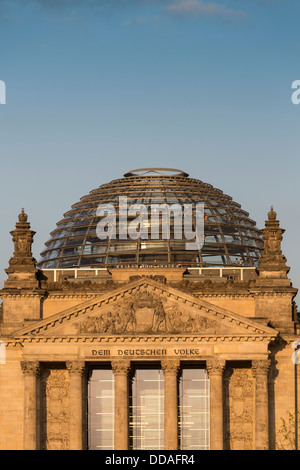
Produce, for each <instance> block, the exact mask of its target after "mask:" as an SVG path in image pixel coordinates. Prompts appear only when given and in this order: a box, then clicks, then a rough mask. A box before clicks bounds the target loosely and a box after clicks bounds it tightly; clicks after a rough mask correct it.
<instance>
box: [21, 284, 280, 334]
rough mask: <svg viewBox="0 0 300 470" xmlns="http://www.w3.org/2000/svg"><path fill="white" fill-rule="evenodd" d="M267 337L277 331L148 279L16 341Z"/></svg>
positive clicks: (28, 330) (32, 329) (62, 315)
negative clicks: (100, 338) (77, 338)
mask: <svg viewBox="0 0 300 470" xmlns="http://www.w3.org/2000/svg"><path fill="white" fill-rule="evenodd" d="M112 335H113V336H114V335H115V336H139V335H143V336H144V335H164V336H165V335H172V336H174V335H177V336H178V335H180V336H181V335H193V336H198V335H200V336H202V335H210V336H211V335H223V336H232V335H242V336H251V335H256V336H257V335H261V336H267V337H269V338H271V337H275V336H277V331H276V330H274V329H272V328H269V327H267V326H264V325H261V324H258V323H256V322H254V321H252V320H249V319H247V318H244V317H242V316H240V315H238V314H236V313H233V312H230V311H228V310H225V309H223V308H221V307H218V306H216V305H213V304H211V303H210V302H207V301H205V300H203V299H198V298H195V297H193V296H192V295H189V294H187V293H185V292H182V291H180V290H178V289H175V288H172V287H169V286H167V285H164V284H161V283H160V282H157V281H155V280H153V279H149V278H142V279H139V280H137V281H134V282H131V283H129V284H127V285H126V286H123V287H120V288H117V289H115V290H112V291H110V292H109V293H106V294H103V295H101V296H99V297H96V298H93V299H92V300H89V301H87V302H84V303H81V304H79V305H77V306H75V307H72V308H69V309H67V310H65V311H63V312H61V313H59V314H56V315H53V316H51V317H49V318H47V319H45V320H41V321H39V322H37V323H36V324H34V325H31V327H27V328H24V329H22V330H19V331H18V332H17V333H16V334H15V337H24V336H25V337H33V336H34V337H37V336H38V337H41V336H42V337H43V336H47V337H49V336H55V337H74V336H75V337H76V336H80V337H82V336H84V337H95V336H96V337H99V336H112Z"/></svg>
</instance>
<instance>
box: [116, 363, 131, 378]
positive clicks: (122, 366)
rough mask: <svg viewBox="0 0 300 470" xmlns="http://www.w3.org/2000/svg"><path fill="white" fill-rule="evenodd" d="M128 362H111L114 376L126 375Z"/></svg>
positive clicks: (128, 367)
mask: <svg viewBox="0 0 300 470" xmlns="http://www.w3.org/2000/svg"><path fill="white" fill-rule="evenodd" d="M130 367H131V364H130V361H112V362H111V368H112V370H113V371H114V374H115V375H128V372H129V371H130Z"/></svg>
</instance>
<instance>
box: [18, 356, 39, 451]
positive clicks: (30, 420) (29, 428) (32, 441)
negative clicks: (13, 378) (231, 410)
mask: <svg viewBox="0 0 300 470" xmlns="http://www.w3.org/2000/svg"><path fill="white" fill-rule="evenodd" d="M21 368H22V371H23V374H24V450H38V448H39V445H38V442H37V441H38V439H37V437H38V432H37V379H38V375H39V372H40V364H39V362H37V361H24V362H21Z"/></svg>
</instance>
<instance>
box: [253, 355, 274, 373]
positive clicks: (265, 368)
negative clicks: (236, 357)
mask: <svg viewBox="0 0 300 470" xmlns="http://www.w3.org/2000/svg"><path fill="white" fill-rule="evenodd" d="M270 365H271V360H270V359H258V360H254V361H252V374H253V377H257V376H258V375H268V372H269V370H270Z"/></svg>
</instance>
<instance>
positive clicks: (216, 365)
mask: <svg viewBox="0 0 300 470" xmlns="http://www.w3.org/2000/svg"><path fill="white" fill-rule="evenodd" d="M225 367H226V361H225V360H223V359H208V360H207V361H206V370H207V372H208V375H209V376H212V375H223V372H224V370H225Z"/></svg>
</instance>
